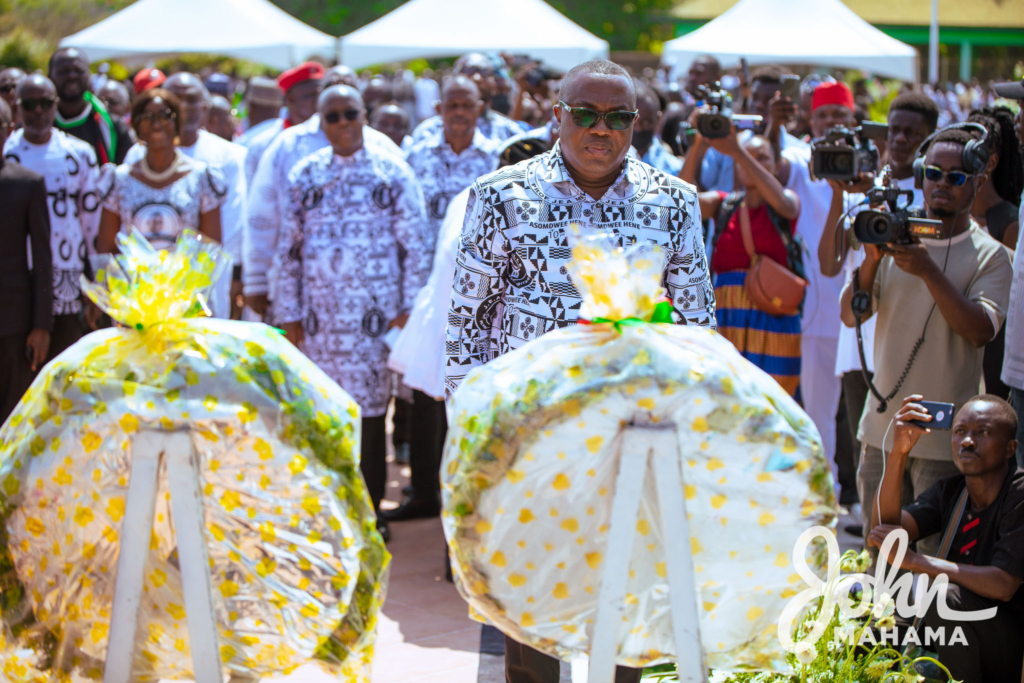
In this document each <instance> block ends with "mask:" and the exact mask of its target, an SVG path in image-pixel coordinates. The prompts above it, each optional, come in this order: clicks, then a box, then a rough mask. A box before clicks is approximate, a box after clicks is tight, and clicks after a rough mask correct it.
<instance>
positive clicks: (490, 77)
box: [412, 52, 528, 144]
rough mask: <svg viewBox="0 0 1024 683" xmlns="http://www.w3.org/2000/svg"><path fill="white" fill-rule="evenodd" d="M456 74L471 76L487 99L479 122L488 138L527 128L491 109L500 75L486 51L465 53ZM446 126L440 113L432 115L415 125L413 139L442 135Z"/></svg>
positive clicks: (514, 134)
mask: <svg viewBox="0 0 1024 683" xmlns="http://www.w3.org/2000/svg"><path fill="white" fill-rule="evenodd" d="M454 75H456V76H465V77H467V78H469V79H470V80H471V81H473V83H475V84H476V87H477V88H478V89H479V90H480V99H481V100H483V102H484V108H483V110H482V111H481V112H480V117H479V118H478V119H477V122H476V126H477V128H479V129H480V132H481V133H483V135H484V137H485V138H489V139H491V140H495V141H499V142H500V141H502V140H508V139H509V138H511V137H513V136H516V135H519V134H520V133H524V132H526V131H527V130H528V127H527V126H525V125H520V123H519V122H517V121H513V120H512V119H510V118H508V117H507V116H505V115H503V114H499V113H498V112H496V111H494V110H493V109H491V98H492V97H493V96H494V92H495V89H496V88H497V78H496V70H495V68H494V63H493V62H492V61H491V60H490V58H489V57H487V55H483V54H481V53H479V52H470V53H468V54H465V55H462V56H461V57H459V58H458V59H457V60H456V62H455V74H454ZM443 127H444V123H443V122H442V121H441V117H440V116H432V117H430V118H429V119H427V120H426V121H423V122H422V123H421V124H420V125H418V126H416V129H415V130H414V131H413V132H412V141H413V143H414V144H415V143H418V142H420V141H421V140H423V139H425V138H428V137H430V138H434V139H437V138H439V137H440V136H441V129H442V128H443Z"/></svg>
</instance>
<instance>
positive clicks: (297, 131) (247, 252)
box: [242, 114, 403, 300]
mask: <svg viewBox="0 0 1024 683" xmlns="http://www.w3.org/2000/svg"><path fill="white" fill-rule="evenodd" d="M330 144H331V143H330V141H329V140H328V139H327V134H326V133H324V132H323V131H322V130H320V115H319V114H314V115H313V116H312V117H311V118H310V119H309V120H308V121H306V122H304V123H300V124H299V125H297V126H292V127H290V128H288V129H286V130H284V131H281V133H280V134H279V135H278V136H277V137H276V138H274V140H273V142H271V143H270V146H268V147H267V150H266V152H264V154H263V158H261V159H260V163H259V166H258V167H257V168H256V175H255V176H254V177H253V180H252V183H251V184H250V185H249V207H248V219H247V223H246V226H245V230H244V231H243V233H242V285H243V288H244V291H245V294H247V295H256V294H269V295H270V299H271V300H273V298H274V290H273V287H272V286H271V285H272V280H273V277H274V270H275V268H274V267H275V265H276V264H275V254H276V253H277V235H278V231H279V230H280V229H281V224H282V223H283V222H284V217H285V212H286V211H287V208H288V197H287V194H286V193H285V188H286V187H287V184H288V174H289V172H291V170H292V169H293V168H295V165H296V164H298V163H299V162H300V161H302V159H304V158H305V157H307V156H309V155H310V154H312V153H313V152H315V151H317V150H320V149H323V148H324V147H329V146H330ZM363 147H365V148H366V149H373V150H376V151H380V152H382V153H387V154H392V155H393V156H394V157H395V158H396V159H399V160H401V159H402V158H403V155H402V150H401V149H399V148H398V145H396V144H395V143H394V142H392V141H391V138H389V137H387V136H386V135H384V134H383V133H380V132H378V131H376V130H374V129H373V128H370V127H369V126H363Z"/></svg>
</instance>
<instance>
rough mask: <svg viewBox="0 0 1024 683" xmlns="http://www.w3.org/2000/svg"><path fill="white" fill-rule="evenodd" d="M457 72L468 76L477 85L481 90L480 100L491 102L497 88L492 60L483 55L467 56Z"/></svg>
mask: <svg viewBox="0 0 1024 683" xmlns="http://www.w3.org/2000/svg"><path fill="white" fill-rule="evenodd" d="M455 72H456V73H457V74H460V75H462V76H466V77H467V78H469V79H470V80H471V81H473V83H475V84H476V87H477V88H478V89H479V90H480V99H482V100H483V101H484V102H490V101H491V97H492V96H493V95H494V89H495V87H496V86H497V80H496V79H495V76H494V65H493V64H491V60H489V59H487V58H486V57H484V56H483V55H467V56H466V57H465V59H464V61H463V62H462V64H460V65H459V67H458V68H457V69H456V70H455Z"/></svg>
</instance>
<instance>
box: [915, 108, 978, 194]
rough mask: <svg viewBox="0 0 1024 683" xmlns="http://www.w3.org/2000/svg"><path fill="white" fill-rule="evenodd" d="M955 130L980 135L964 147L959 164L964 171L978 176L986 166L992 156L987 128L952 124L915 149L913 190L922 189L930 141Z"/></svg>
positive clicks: (973, 124) (927, 138) (974, 124)
mask: <svg viewBox="0 0 1024 683" xmlns="http://www.w3.org/2000/svg"><path fill="white" fill-rule="evenodd" d="M956 129H960V130H966V131H974V132H976V133H981V139H980V140H974V139H972V140H971V141H970V142H968V143H967V144H966V145H964V151H963V155H962V156H961V162H960V163H961V164H962V165H963V167H964V171H965V172H966V173H968V174H970V175H978V174H979V173H981V172H982V171H984V170H985V167H986V166H988V159H989V157H990V156H991V155H992V150H990V149H989V145H988V128H986V127H985V126H983V125H981V124H980V123H954V124H952V125H949V126H946V127H945V128H942V129H941V130H937V131H935V132H934V133H932V134H931V135H929V136H928V137H926V138H925V139H924V142H922V143H921V146H920V147H918V148H917V158H916V159H914V188H916V189H918V190H923V189H924V157H925V154H927V153H928V147H929V146H930V145H931V144H932V140H934V139H935V136H936V135H938V134H939V133H944V132H945V131H947V130H956Z"/></svg>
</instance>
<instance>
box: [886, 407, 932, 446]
mask: <svg viewBox="0 0 1024 683" xmlns="http://www.w3.org/2000/svg"><path fill="white" fill-rule="evenodd" d="M923 398H924V396H922V395H921V394H912V395H910V396H907V397H906V398H905V399H903V405H902V406H901V407H900V409H899V411H898V412H897V413H896V416H895V417H894V418H893V420H894V429H895V432H894V436H893V441H892V450H891V451H890V455H891V454H893V453H895V454H897V455H899V454H903V455H906V454H908V453H910V451H912V450H913V449H914V446H916V445H917V442H918V440H920V438H921V436H923V435H924V434H931V431H932V430H930V429H926V428H925V427H919V426H918V425H916V424H911V423H910V420H921V421H922V422H931V421H932V416H931V414H930V413H929V412H928V409H927V408H925V407H924V406H923V405H921V404H920V403H918V401H920V400H921V399H923Z"/></svg>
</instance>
